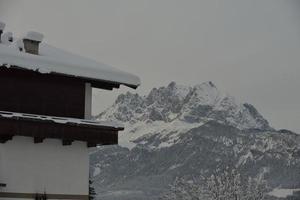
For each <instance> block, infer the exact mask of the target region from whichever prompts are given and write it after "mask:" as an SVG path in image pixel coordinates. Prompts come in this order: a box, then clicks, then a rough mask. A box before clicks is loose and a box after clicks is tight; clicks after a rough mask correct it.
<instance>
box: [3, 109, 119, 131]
mask: <svg viewBox="0 0 300 200" xmlns="http://www.w3.org/2000/svg"><path fill="white" fill-rule="evenodd" d="M0 117H3V118H23V119H32V120H41V121H52V122H55V123H59V124H68V123H69V124H78V125H89V126H99V127H108V128H115V129H120V130H122V129H124V126H123V125H122V124H120V123H117V122H108V121H95V120H88V119H77V118H66V117H54V116H46V115H35V114H27V113H17V112H8V111H0Z"/></svg>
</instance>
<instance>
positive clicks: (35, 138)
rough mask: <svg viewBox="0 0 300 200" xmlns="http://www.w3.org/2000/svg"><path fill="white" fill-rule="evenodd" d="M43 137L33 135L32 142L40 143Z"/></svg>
mask: <svg viewBox="0 0 300 200" xmlns="http://www.w3.org/2000/svg"><path fill="white" fill-rule="evenodd" d="M44 139H45V138H43V137H34V139H33V140H34V143H35V144H38V143H42V142H43V141H44Z"/></svg>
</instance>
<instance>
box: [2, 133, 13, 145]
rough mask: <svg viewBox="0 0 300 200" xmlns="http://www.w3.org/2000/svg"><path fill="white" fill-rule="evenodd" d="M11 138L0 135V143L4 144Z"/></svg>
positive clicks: (10, 136)
mask: <svg viewBox="0 0 300 200" xmlns="http://www.w3.org/2000/svg"><path fill="white" fill-rule="evenodd" d="M12 138H13V136H12V135H2V136H1V135H0V143H2V144H4V143H6V142H7V141H8V140H11V139H12Z"/></svg>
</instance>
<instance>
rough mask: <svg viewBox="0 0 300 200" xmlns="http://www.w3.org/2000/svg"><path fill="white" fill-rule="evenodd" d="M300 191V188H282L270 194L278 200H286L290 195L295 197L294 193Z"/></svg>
mask: <svg viewBox="0 0 300 200" xmlns="http://www.w3.org/2000/svg"><path fill="white" fill-rule="evenodd" d="M297 191H300V188H298V189H281V188H275V189H273V190H272V191H271V192H269V193H268V194H269V195H271V196H274V197H278V198H286V197H288V196H290V195H293V192H297Z"/></svg>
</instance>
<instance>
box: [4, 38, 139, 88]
mask: <svg viewBox="0 0 300 200" xmlns="http://www.w3.org/2000/svg"><path fill="white" fill-rule="evenodd" d="M0 66H6V67H11V66H13V67H19V68H22V69H27V70H33V71H36V72H39V73H41V74H60V75H63V76H71V77H75V78H79V79H83V80H85V81H87V82H91V84H92V86H93V87H96V88H103V86H102V85H108V89H112V88H119V86H120V85H125V86H128V87H130V88H134V89H135V88H137V87H138V86H139V85H140V79H139V77H137V76H135V75H133V74H130V73H127V72H124V71H121V70H119V69H116V68H114V67H111V66H109V65H106V64H103V63H100V62H96V61H94V60H92V59H88V58H84V57H82V56H79V55H75V54H72V53H70V52H66V51H64V50H61V49H58V48H55V47H52V46H50V45H48V44H45V43H42V44H41V45H40V55H32V54H28V53H25V52H20V51H19V50H18V49H16V48H15V47H14V45H13V44H12V45H11V46H6V45H3V44H0ZM104 89H105V87H104Z"/></svg>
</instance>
